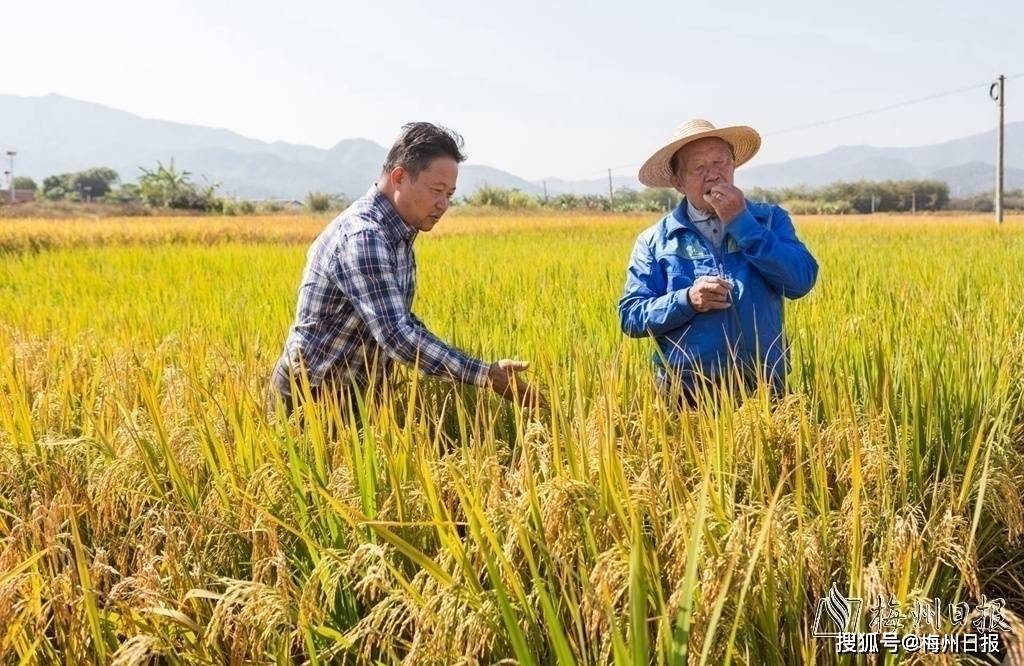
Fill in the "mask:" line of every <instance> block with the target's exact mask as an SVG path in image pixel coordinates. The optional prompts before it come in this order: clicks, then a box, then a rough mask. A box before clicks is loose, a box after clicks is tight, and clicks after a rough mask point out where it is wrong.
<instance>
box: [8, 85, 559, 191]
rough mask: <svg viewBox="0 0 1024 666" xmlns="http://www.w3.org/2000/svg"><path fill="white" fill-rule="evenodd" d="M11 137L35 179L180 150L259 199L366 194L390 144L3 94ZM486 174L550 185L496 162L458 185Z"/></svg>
mask: <svg viewBox="0 0 1024 666" xmlns="http://www.w3.org/2000/svg"><path fill="white" fill-rule="evenodd" d="M8 146H9V147H12V148H16V149H17V150H18V157H17V161H16V172H17V173H18V174H19V175H26V176H31V177H33V178H36V179H41V178H43V177H45V176H48V175H52V174H55V173H62V172H67V171H77V170H79V169H84V168H87V167H91V166H98V165H101V166H109V167H111V168H113V169H116V170H117V172H118V173H120V174H121V178H122V180H125V181H130V180H134V179H135V178H136V177H137V176H138V174H139V167H140V166H144V167H147V168H152V167H154V166H155V165H156V163H157V161H158V160H159V161H161V162H163V163H164V164H167V163H168V162H169V161H170V160H172V159H173V160H174V164H175V166H176V167H177V168H179V169H185V170H188V171H191V172H192V174H193V178H194V179H195V180H201V179H202V177H204V176H205V177H206V178H208V179H209V180H211V181H216V182H220V183H221V191H222V192H223V193H225V194H228V195H236V196H240V197H252V198H262V197H289V198H301V197H302V196H304V195H305V193H306V192H309V191H311V190H321V191H325V192H340V193H344V194H346V195H348V196H358V195H360V194H362V193H363V192H364V191H366V189H367V188H368V187H369V186H370V185H371V184H372V183H373V181H374V180H375V179H376V177H377V175H378V173H379V172H380V167H381V164H382V163H383V162H384V157H385V154H386V152H387V151H386V149H385V148H384V147H382V146H380V145H378V144H376V143H374V142H372V141H368V140H366V139H345V140H343V141H339V142H338V143H337V144H336V145H335V146H334V147H333V148H331V149H329V150H323V149H321V148H316V147H313V146H303V145H296V144H290V143H284V142H274V143H267V142H264V141H258V140H256V139H250V138H248V137H244V136H242V135H240V134H237V133H235V132H232V131H229V130H224V129H213V128H209V127H199V126H196V125H186V124H183V123H174V122H168V121H163V120H152V119H149V118H142V117H140V116H137V115H134V114H132V113H127V112H125V111H119V110H117V109H112V108H109V107H106V106H103V105H100V104H93V103H91V102H81V101H78V100H74V99H69V98H67V97H62V96H60V95H46V96H44V97H16V96H13V95H0V147H8ZM485 183H486V184H490V185H493V186H498V187H518V188H519V189H521V190H523V191H526V192H530V193H531V194H539V193H540V192H541V191H542V190H541V188H540V187H538V186H537V185H535V184H533V183H530V182H529V181H526V180H523V179H521V178H518V177H516V176H514V175H512V174H510V173H507V172H505V171H502V170H500V169H496V168H494V167H489V166H484V165H475V164H467V165H464V166H463V167H462V169H461V173H460V178H459V192H460V193H462V194H468V193H471V192H473V191H474V190H475V189H476V188H477V187H479V186H481V185H483V184H485Z"/></svg>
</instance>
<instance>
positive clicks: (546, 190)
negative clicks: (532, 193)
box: [544, 180, 548, 203]
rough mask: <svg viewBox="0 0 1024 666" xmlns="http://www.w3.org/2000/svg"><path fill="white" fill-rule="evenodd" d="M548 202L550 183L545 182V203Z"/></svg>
mask: <svg viewBox="0 0 1024 666" xmlns="http://www.w3.org/2000/svg"><path fill="white" fill-rule="evenodd" d="M547 202H548V181H546V180H545V181H544V203H547Z"/></svg>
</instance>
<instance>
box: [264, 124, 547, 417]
mask: <svg viewBox="0 0 1024 666" xmlns="http://www.w3.org/2000/svg"><path fill="white" fill-rule="evenodd" d="M463 160H465V156H464V155H463V154H462V137H460V136H459V135H458V134H456V133H454V132H452V131H451V130H448V129H445V128H443V127H438V126H436V125H432V124H430V123H410V124H408V125H405V126H404V127H403V128H402V134H401V135H400V136H399V137H398V139H397V140H396V141H395V144H394V145H393V146H392V147H391V150H390V151H389V152H388V155H387V159H386V161H385V163H384V168H383V172H382V174H381V178H380V180H379V181H378V182H377V184H375V185H374V186H373V187H371V188H370V190H369V191H368V192H367V193H366V194H365V195H364V196H363V197H362V198H360V199H358V200H357V201H356V202H355V203H353V204H352V205H351V206H349V208H348V209H347V210H345V211H344V212H343V213H342V214H341V215H339V216H338V217H336V218H335V219H334V220H333V221H331V223H330V224H329V225H328V226H327V228H326V229H324V231H323V232H322V233H321V234H320V236H319V237H318V238H317V239H316V240H315V241H314V242H313V245H312V246H311V247H310V248H309V253H308V254H307V261H306V268H305V271H304V272H303V276H302V284H301V286H300V287H299V299H298V307H297V312H296V315H295V322H294V324H292V327H291V329H290V331H289V334H288V339H287V341H286V342H285V348H284V353H283V354H282V356H281V359H280V360H279V361H278V363H277V366H276V367H275V369H274V373H273V377H272V379H271V386H270V389H271V394H270V399H271V408H272V409H276V406H277V403H278V402H280V403H281V404H282V405H283V407H284V409H285V411H286V412H288V413H290V412H291V411H292V410H293V409H294V407H295V406H296V404H297V401H298V399H299V398H300V395H298V394H296V392H295V390H294V389H295V387H297V386H301V381H300V377H301V376H302V373H303V372H304V373H305V374H306V377H307V378H308V381H309V385H310V387H311V389H312V393H313V395H314V396H316V395H318V394H319V393H320V392H321V391H322V390H324V389H325V388H327V387H335V388H341V389H344V390H347V391H352V390H357V391H358V390H363V389H365V388H366V387H367V386H369V385H370V384H373V383H376V382H378V381H380V379H381V378H382V377H383V376H384V375H385V374H386V373H387V371H388V368H389V367H390V364H391V362H392V361H399V362H401V363H404V364H405V365H408V366H412V367H415V368H418V369H419V370H421V371H422V372H424V373H426V374H428V375H431V376H435V377H441V378H444V379H448V380H453V381H459V382H464V383H467V384H474V385H476V386H488V387H490V388H492V389H494V391H496V392H497V393H498V394H499V395H501V396H503V397H505V398H508V399H519V400H522V401H524V402H525V403H527V404H533V403H536V402H539V401H541V400H543V399H542V398H541V397H540V395H539V394H538V393H537V392H536V391H535V390H534V389H533V388H532V387H531V386H530V385H529V384H528V383H527V382H525V381H523V380H518V381H516V379H515V374H516V373H517V372H520V371H522V370H525V369H526V368H527V366H528V364H527V363H525V362H523V361H516V360H511V359H505V360H501V361H497V362H495V363H485V362H483V361H481V360H478V359H475V358H473V357H471V356H469V355H467V354H466V353H464V352H462V351H460V350H458V349H456V348H455V347H452V346H451V345H449V344H447V343H446V342H444V341H443V340H441V339H440V338H438V337H437V336H435V335H434V334H433V333H431V332H430V331H429V330H427V328H426V327H425V326H424V325H423V323H422V322H421V321H420V320H419V319H418V318H417V317H416V315H414V314H413V313H412V310H411V307H412V301H413V295H414V293H415V291H416V256H415V254H414V253H413V247H412V246H413V241H414V240H415V239H416V235H417V234H418V233H419V232H420V231H430V230H431V229H433V228H434V225H435V224H437V222H438V220H440V218H441V216H442V215H444V213H445V211H446V210H447V209H448V204H449V199H450V198H451V196H452V195H453V194H454V192H455V182H456V179H457V177H458V164H459V163H460V162H462V161H463Z"/></svg>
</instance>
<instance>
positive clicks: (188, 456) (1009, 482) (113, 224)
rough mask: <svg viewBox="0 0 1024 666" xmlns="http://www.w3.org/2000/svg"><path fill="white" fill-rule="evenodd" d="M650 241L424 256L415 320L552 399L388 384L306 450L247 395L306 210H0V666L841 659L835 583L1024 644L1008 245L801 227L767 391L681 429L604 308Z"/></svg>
mask: <svg viewBox="0 0 1024 666" xmlns="http://www.w3.org/2000/svg"><path fill="white" fill-rule="evenodd" d="M654 217H655V216H637V217H621V216H620V217H608V216H600V217H587V216H563V217H508V216H504V217H487V218H481V217H474V216H471V215H469V216H459V217H451V218H448V219H445V220H444V221H442V223H441V226H440V227H439V229H438V230H437V231H435V232H434V233H432V234H430V235H425V236H424V235H421V237H420V239H419V240H418V241H417V247H418V250H417V252H418V263H419V267H420V268H419V271H420V280H419V285H420V287H419V292H418V295H417V301H416V311H417V314H419V315H420V317H421V318H422V319H423V320H424V321H425V322H426V323H427V324H428V325H429V326H430V327H431V328H432V329H433V330H435V331H436V332H437V333H438V334H440V335H441V336H442V337H446V338H448V339H450V340H452V341H454V342H455V343H457V344H459V345H460V346H462V347H463V348H465V349H467V350H469V351H471V352H473V353H475V354H478V355H480V356H481V357H483V358H486V359H496V358H500V357H508V356H518V357H522V358H525V359H528V360H530V361H532V362H533V364H534V365H533V369H532V371H531V376H532V377H533V378H535V379H536V381H538V382H539V383H540V384H541V385H542V386H543V388H544V390H545V392H546V393H547V395H548V399H549V402H550V405H549V407H548V408H547V409H546V410H545V411H543V412H540V413H535V414H524V413H522V412H520V411H517V410H516V409H515V408H513V407H510V406H509V405H507V404H504V403H501V402H500V401H498V400H497V399H495V398H494V397H493V396H491V395H487V394H483V393H481V394H477V393H476V392H475V391H473V390H471V389H466V388H455V387H451V386H449V385H447V384H443V383H437V382H433V381H419V380H416V379H415V377H414V376H413V375H411V374H409V373H405V374H403V375H402V376H401V377H398V378H397V379H396V381H395V383H394V385H393V387H392V391H393V395H392V396H391V397H390V399H388V400H384V401H381V402H379V403H376V404H375V405H372V406H371V407H369V408H368V409H369V413H367V414H365V415H364V417H363V420H362V425H356V424H355V423H354V422H353V421H350V420H348V419H347V418H346V417H344V416H342V415H341V412H339V410H338V409H336V408H335V407H334V406H332V405H329V404H325V405H315V406H311V408H310V411H309V413H308V414H307V426H306V427H305V428H304V429H303V428H300V427H299V426H298V425H297V424H296V423H294V422H286V421H278V420H277V419H276V418H268V416H267V415H266V414H265V413H264V399H263V390H264V386H265V382H266V380H267V377H268V375H269V372H270V369H271V367H272V364H273V362H274V360H275V359H276V357H277V355H278V353H279V352H280V348H281V344H282V341H283V339H284V336H285V334H286V331H287V328H288V325H289V323H290V320H291V317H292V314H293V307H294V302H295V290H296V287H297V284H298V280H299V276H300V272H301V270H302V266H303V263H304V255H305V249H306V245H307V244H308V242H309V241H310V240H311V239H312V238H313V237H314V236H315V235H316V233H317V232H318V231H319V229H320V228H322V226H323V225H324V224H325V223H326V221H327V220H326V219H324V218H315V217H294V218H292V217H281V216H275V217H272V218H223V219H218V218H194V219H190V218H168V219H159V218H152V219H137V220H129V219H109V220H92V221H90V220H16V221H4V222H3V223H2V225H0V655H2V657H0V663H12V664H13V663H27V664H32V663H46V664H50V663H63V664H84V663H90V664H157V663H159V664H263V663H281V664H284V663H308V664H327V663H332V664H333V663H353V664H357V663H358V664H362V663H374V664H376V663H395V662H405V663H410V664H496V663H520V664H538V665H540V664H609V663H614V664H647V663H650V664H682V663H690V664H729V663H733V664H805V663H806V664H835V663H850V660H849V659H850V658H849V657H847V656H843V655H837V654H836V649H835V647H834V642H833V641H832V640H828V639H822V638H817V637H815V636H813V635H812V634H813V623H814V620H815V610H816V603H817V600H818V599H820V598H822V597H824V596H825V595H826V594H827V593H828V591H829V589H830V587H831V586H832V584H833V583H835V584H836V585H837V589H838V590H840V591H841V592H842V593H843V594H844V595H845V596H847V597H850V598H854V597H856V598H862V599H864V600H865V608H866V607H867V604H869V603H872V601H873V600H875V599H877V598H878V597H879V596H883V597H884V598H889V597H890V595H892V598H893V600H895V601H896V602H898V603H901V604H911V603H913V602H914V601H915V600H923V601H927V600H931V599H933V598H936V597H939V598H941V599H943V600H945V601H946V602H948V603H951V604H952V603H958V602H962V601H966V602H968V603H969V604H970V606H971V607H972V608H974V607H975V606H976V605H977V604H978V603H980V602H981V600H982V595H985V597H986V598H988V599H992V598H1004V599H1005V600H1006V604H1007V611H1006V613H1005V617H1006V620H1007V623H1008V626H1009V630H1008V631H1006V632H1004V634H1003V636H1002V638H1003V640H1004V642H1005V643H1007V644H1010V645H1011V646H1012V645H1020V641H1021V639H1022V638H1024V625H1022V623H1021V620H1020V617H1021V616H1022V615H1024V541H1022V539H1024V500H1022V495H1024V455H1022V454H1024V332H1022V331H1024V307H1022V305H1024V297H1022V294H1024V270H1021V268H1022V267H1024V219H1022V218H1014V219H1011V220H1010V221H1009V222H1008V223H1007V224H1005V225H1003V227H1002V228H997V227H995V225H994V224H992V223H991V222H990V221H989V220H988V219H987V218H981V217H977V218H971V217H948V218H947V217H943V218H925V217H915V218H910V217H884V216H874V217H870V218H867V217H845V218H840V217H837V218H802V219H798V220H797V227H798V230H799V232H800V234H801V236H802V237H803V238H804V240H805V241H806V242H807V244H808V246H809V247H810V248H811V249H812V251H813V252H814V253H815V254H816V256H817V258H818V260H819V263H820V264H821V275H820V278H819V282H818V285H817V288H816V289H815V291H814V292H812V294H811V295H810V296H809V297H808V298H806V299H804V300H802V301H798V302H794V303H790V304H789V305H788V306H787V314H788V317H787V330H788V333H789V336H790V339H791V341H792V342H793V346H794V348H793V361H794V367H793V372H792V375H791V387H792V389H793V391H792V395H790V396H789V397H787V398H786V399H785V400H783V401H782V402H780V403H778V404H773V403H771V402H769V401H768V400H767V399H766V398H765V397H764V396H760V395H754V396H751V397H749V398H748V399H746V400H745V401H743V402H741V403H739V404H735V403H732V402H729V403H727V404H724V405H722V406H721V407H720V408H719V409H717V410H713V409H705V410H703V411H698V412H690V413H679V412H677V411H675V410H674V409H672V408H671V407H670V406H669V405H666V404H665V403H664V402H663V401H662V400H661V399H660V398H659V397H658V396H657V394H656V392H655V390H654V386H653V383H652V376H651V370H650V367H649V355H650V353H651V351H652V343H651V342H650V341H636V340H629V339H626V338H624V336H623V335H622V334H621V333H620V332H619V330H618V319H617V315H616V310H615V306H616V301H617V299H618V297H619V295H620V291H621V288H622V282H623V278H624V270H625V265H626V260H627V257H628V255H629V251H630V248H631V246H632V242H633V239H634V238H635V235H636V234H637V232H639V231H640V230H641V229H642V228H643V227H645V226H646V225H648V224H650V223H652V222H653V221H654ZM938 624H939V625H940V626H937V627H936V630H937V631H938V633H955V632H957V631H962V630H963V629H962V628H960V629H958V628H957V626H955V625H954V624H953V622H952V620H951V619H950V618H948V617H943V618H942V619H941V620H940V621H939V622H938ZM908 631H909V630H908ZM861 659H862V660H866V659H867V658H866V657H861ZM962 659H965V658H964V657H957V656H956V655H952V654H946V655H941V656H933V657H928V658H927V659H926V658H925V657H924V656H922V655H907V654H903V655H895V656H890V657H889V658H888V659H887V660H886V663H896V662H901V661H923V662H926V663H958V660H962ZM977 660H978V661H979V662H980V661H981V657H978V658H977ZM871 663H881V661H879V662H875V661H872V662H871Z"/></svg>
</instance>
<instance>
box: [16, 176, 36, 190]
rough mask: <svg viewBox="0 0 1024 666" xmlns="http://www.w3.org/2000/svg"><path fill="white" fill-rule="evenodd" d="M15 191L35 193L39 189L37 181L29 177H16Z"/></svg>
mask: <svg viewBox="0 0 1024 666" xmlns="http://www.w3.org/2000/svg"><path fill="white" fill-rule="evenodd" d="M14 189H16V190H32V191H33V192H35V191H36V190H37V189H39V186H38V185H36V181H34V180H32V179H31V178H29V177H28V176H15V177H14Z"/></svg>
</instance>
